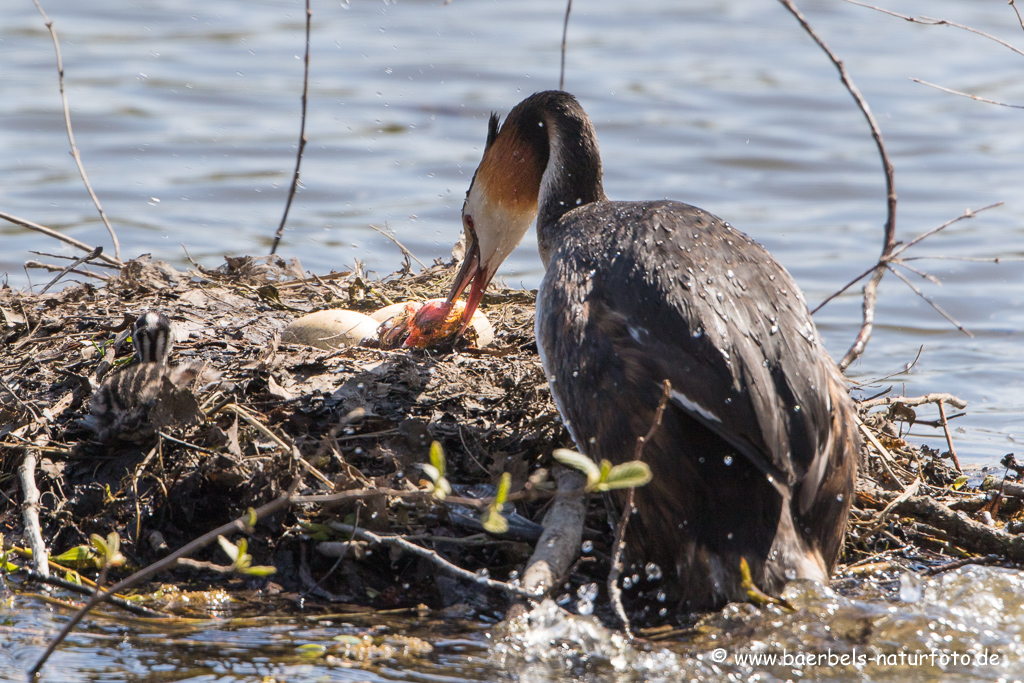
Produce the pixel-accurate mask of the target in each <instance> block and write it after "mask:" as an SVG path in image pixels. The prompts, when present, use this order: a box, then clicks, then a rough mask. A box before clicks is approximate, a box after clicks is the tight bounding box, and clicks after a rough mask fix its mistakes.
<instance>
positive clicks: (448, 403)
mask: <svg viewBox="0 0 1024 683" xmlns="http://www.w3.org/2000/svg"><path fill="white" fill-rule="evenodd" d="M454 272H455V271H454V266H453V265H451V264H436V265H434V266H433V267H431V268H428V269H426V270H424V271H422V272H420V273H417V274H413V273H412V272H410V270H409V269H408V268H406V269H405V270H403V271H401V272H398V273H395V274H393V275H391V276H388V277H386V278H383V279H380V280H371V279H368V278H367V277H365V276H364V275H363V274H362V273H361V272H359V271H358V270H357V271H354V272H346V273H332V274H330V275H326V276H319V277H307V276H306V275H305V274H304V273H303V272H302V270H301V267H300V266H298V264H296V263H286V262H284V261H283V260H281V259H279V258H274V257H270V258H239V259H229V260H228V261H227V263H226V264H225V265H224V266H222V267H221V268H219V269H217V270H206V269H203V268H199V267H197V268H196V269H195V270H193V271H192V272H190V273H188V274H184V273H180V272H177V271H175V270H174V269H173V268H170V267H169V266H167V265H166V264H162V263H156V262H150V261H148V260H147V259H145V258H142V259H138V260H136V261H132V262H130V263H129V264H127V265H126V267H125V268H124V269H123V270H122V271H121V273H120V275H119V276H118V277H116V278H113V279H111V280H110V281H108V282H107V284H105V285H104V286H103V287H95V286H93V285H91V284H78V285H73V286H69V287H67V288H66V289H64V290H63V291H60V292H53V293H47V294H44V295H35V294H31V293H25V292H16V291H13V290H11V289H9V288H4V289H2V290H0V324H2V327H0V379H2V384H0V397H2V401H0V478H2V480H3V481H4V482H5V485H4V491H5V494H4V495H5V497H6V498H7V500H8V501H18V500H20V495H21V494H20V492H19V491H18V485H17V475H16V472H17V469H18V467H19V466H20V465H21V463H22V462H23V460H24V458H25V455H26V453H29V452H31V453H34V454H35V455H36V457H37V458H38V462H39V467H38V470H37V471H36V484H37V485H38V488H39V490H40V491H41V493H42V507H41V511H40V514H41V519H42V531H43V537H44V539H45V541H46V543H47V545H48V547H49V548H50V549H51V551H52V553H53V554H54V555H55V556H59V555H60V554H61V553H63V552H65V551H67V550H69V549H72V548H76V547H79V546H83V545H88V543H89V537H90V535H91V534H99V535H100V536H103V537H106V536H107V535H109V534H110V533H111V532H117V534H118V535H119V536H120V540H121V552H122V553H123V554H124V555H125V556H126V557H127V560H128V562H127V565H128V566H127V567H126V569H125V571H127V569H129V568H131V567H140V566H145V565H147V564H149V563H151V562H153V561H155V560H157V559H159V558H160V557H162V556H165V555H166V554H167V553H168V552H169V551H170V550H173V549H176V548H179V547H181V546H182V545H184V544H185V543H187V542H188V541H190V540H192V539H194V538H196V537H197V536H200V535H201V534H203V533H205V532H207V531H209V530H210V529H213V528H215V527H217V526H219V525H221V524H224V523H226V522H228V521H230V520H231V519H234V518H236V517H238V516H239V515H241V514H243V513H244V512H245V510H246V509H247V508H250V507H256V506H258V505H260V504H263V503H266V502H268V501H270V500H272V499H274V498H275V497H277V496H279V495H280V494H281V492H282V491H283V490H284V489H287V487H288V486H289V483H290V482H292V481H293V480H294V479H295V478H296V477H297V476H299V475H300V474H302V476H303V479H302V485H301V487H300V489H299V491H300V493H302V494H304V495H306V496H311V495H321V494H322V495H327V494H332V495H334V496H335V497H334V499H332V500H331V502H330V503H329V504H328V503H319V504H317V503H304V504H299V505H294V506H291V507H290V508H288V510H287V511H286V512H284V513H281V514H278V515H276V516H275V517H273V518H272V519H270V520H261V522H260V524H259V525H257V527H256V528H255V529H254V530H253V532H252V533H251V534H250V535H249V539H248V553H250V554H251V556H252V559H253V562H254V563H256V564H259V565H268V566H271V565H272V566H274V567H275V568H276V570H277V571H276V573H275V574H273V575H272V576H270V577H263V578H255V577H253V576H245V575H243V576H242V577H241V578H239V576H238V574H237V573H233V572H230V571H228V570H227V569H225V565H226V564H227V561H226V558H225V557H224V554H223V551H222V550H221V549H220V548H219V547H218V546H217V545H216V544H215V545H213V546H210V547H208V548H206V549H204V550H203V551H201V552H200V553H198V557H196V558H194V560H193V561H192V562H189V563H183V564H180V565H179V566H178V568H177V570H176V574H175V581H177V582H179V583H182V584H187V585H192V586H195V585H203V584H205V585H217V586H229V587H232V586H233V587H247V588H256V589H259V590H262V591H263V592H264V594H269V593H275V594H278V595H279V596H281V597H284V598H288V597H292V598H298V597H300V596H301V597H302V598H303V599H304V600H305V603H304V604H306V606H307V607H308V606H309V605H310V604H311V603H317V602H319V603H323V604H329V605H330V607H329V609H331V610H335V611H337V610H338V609H339V603H340V604H342V605H343V606H344V609H351V610H360V609H367V608H376V609H387V608H396V607H414V606H417V605H424V604H425V605H427V606H428V607H429V608H430V609H447V610H451V611H453V612H454V613H466V612H467V610H468V611H469V612H472V613H476V614H481V613H486V612H488V611H494V612H500V611H501V610H503V609H504V604H505V603H504V601H503V598H502V596H500V595H495V594H492V593H488V592H487V591H486V589H485V588H483V587H481V586H479V585H472V584H471V585H469V586H467V585H466V582H464V581H463V582H459V580H457V579H453V578H449V576H448V575H447V574H446V573H445V572H442V571H439V570H438V568H437V563H436V562H435V561H434V560H432V559H431V558H428V557H424V556H419V555H415V554H411V553H407V552H402V551H401V550H400V549H395V548H393V547H392V548H384V547H380V546H373V545H367V544H366V543H365V542H351V543H350V542H349V541H350V540H351V539H350V537H349V535H347V534H346V533H344V532H342V531H339V530H338V529H339V528H344V527H341V525H342V524H344V523H347V524H349V525H356V526H358V527H360V528H363V529H367V530H370V531H376V532H378V533H388V534H400V535H402V536H403V537H404V538H405V539H406V540H407V541H409V542H411V543H415V544H417V545H420V546H422V547H424V548H427V549H431V550H433V551H435V553H436V556H437V557H438V558H443V559H444V560H447V561H448V562H451V563H454V564H455V565H458V566H460V567H462V568H464V569H467V570H469V571H470V572H478V573H480V575H489V576H490V577H492V578H496V579H505V578H506V577H509V576H510V575H513V572H516V571H519V570H521V569H522V566H523V563H524V562H525V561H526V559H527V558H528V557H529V555H530V552H531V551H532V546H533V543H534V542H535V540H536V534H537V529H536V525H534V524H531V523H530V522H531V520H533V521H539V519H540V517H541V515H542V514H543V508H544V504H545V501H546V500H547V499H546V498H545V497H544V496H543V495H538V496H536V497H531V496H529V495H527V496H522V497H521V500H519V502H517V503H516V510H517V512H518V516H517V517H515V519H516V520H518V519H520V517H521V518H522V519H521V522H522V523H521V524H513V529H512V530H511V531H510V532H509V533H506V534H503V535H493V534H489V533H487V532H485V531H484V530H483V529H482V527H481V526H480V523H479V514H478V513H479V509H480V507H481V506H474V505H472V500H473V497H474V496H477V497H479V496H480V495H483V496H484V497H486V496H487V495H492V494H489V493H488V491H490V490H491V489H488V488H487V487H493V486H494V485H496V484H497V482H498V480H499V478H500V476H501V474H502V473H503V472H509V473H511V478H512V486H511V490H512V491H514V492H522V491H524V490H525V491H527V492H529V491H531V490H535V491H538V492H541V493H542V491H541V488H542V484H541V482H542V480H543V478H544V477H543V472H542V471H541V470H543V468H545V467H547V466H548V465H549V458H550V453H551V451H552V450H553V449H554V448H557V447H562V446H570V441H569V438H568V434H567V433H566V431H565V429H564V427H563V426H562V424H561V422H560V420H559V418H558V415H557V412H556V410H555V407H554V404H553V402H552V400H551V396H550V394H549V391H548V387H547V382H546V380H545V377H544V374H543V371H542V369H541V365H540V362H539V358H538V356H537V351H536V345H535V342H534V339H533V303H534V295H533V293H532V292H527V291H521V290H511V289H502V288H500V287H492V290H491V292H490V293H489V294H488V295H487V296H486V297H485V298H484V301H483V305H482V308H483V309H484V310H485V311H486V313H487V314H488V316H489V317H490V319H491V321H492V323H493V325H494V328H495V334H496V336H495V342H494V344H493V345H492V346H491V347H489V348H487V349H483V350H479V349H471V348H456V349H455V350H454V351H446V352H430V351H405V350H403V351H383V350H380V349H372V348H361V347H351V348H346V349H342V350H338V351H321V350H317V349H312V348H308V347H303V346H295V345H286V344H282V343H280V331H281V330H282V329H283V328H284V327H285V325H286V324H287V323H288V321H289V320H291V319H293V318H295V317H297V316H299V315H301V314H304V313H308V312H311V311H314V310H319V309H323V308H328V307H341V308H347V309H353V310H363V311H369V310H373V309H376V308H380V307H381V306H384V305H387V304H390V303H394V302H399V301H407V300H424V299H429V298H432V297H437V296H442V295H443V294H444V293H445V292H446V291H447V289H448V287H449V285H450V282H451V279H452V277H453V276H454ZM151 308H155V309H159V310H162V311H164V312H165V313H166V314H167V315H168V316H169V317H170V318H171V319H172V320H173V321H174V323H175V326H176V328H177V330H178V333H179V336H180V337H181V338H180V339H178V340H177V343H176V345H175V350H174V353H173V355H172V359H171V362H172V363H181V362H197V361H200V362H202V363H205V364H206V366H207V368H208V369H209V370H210V371H211V376H215V377H216V378H217V381H216V382H212V383H209V385H208V386H206V387H204V388H202V389H200V390H199V392H198V399H199V403H200V409H201V410H202V414H203V416H204V419H202V420H200V421H198V422H199V423H198V424H196V425H193V426H188V427H186V428H181V427H180V426H179V425H175V424H170V425H168V426H166V427H165V428H163V429H161V430H160V431H159V433H157V434H155V435H154V437H153V439H152V440H150V441H146V442H142V443H133V442H123V441H115V442H113V443H97V442H95V441H93V440H92V438H93V434H92V433H91V432H90V431H88V430H87V429H85V428H84V427H83V426H82V425H81V423H80V420H81V419H82V418H83V417H84V416H85V414H86V413H87V412H88V409H89V399H90V396H91V394H92V391H93V389H92V387H94V386H95V385H96V383H97V378H98V375H99V376H102V374H103V373H105V372H106V371H107V370H109V369H110V368H111V367H113V366H116V365H117V364H119V363H122V362H125V361H126V360H127V359H128V358H129V356H130V355H131V350H130V345H129V344H126V343H125V339H126V337H127V335H128V330H130V328H131V322H132V321H133V320H134V318H135V317H136V316H138V315H139V314H140V313H142V312H143V311H145V310H147V309H151ZM939 400H942V399H941V398H940V399H939ZM882 402H884V401H882ZM882 402H880V401H877V400H876V401H874V402H873V403H872V404H871V405H870V406H865V407H864V408H863V410H862V417H863V419H864V425H865V426H864V430H865V432H866V433H870V435H871V439H870V440H869V441H868V445H867V446H866V449H865V458H864V462H865V466H864V467H862V476H861V481H860V484H859V486H858V493H857V500H856V501H855V504H854V505H855V507H854V511H853V516H852V523H851V529H850V534H849V536H848V540H847V546H846V550H845V553H844V557H843V560H844V564H843V565H842V567H841V569H840V572H839V578H838V580H837V581H838V585H840V586H844V585H850V584H851V582H856V581H859V580H862V579H863V578H864V577H868V576H874V577H876V578H878V579H879V580H887V578H886V577H888V578H889V579H891V578H892V577H893V576H895V573H896V572H898V571H900V570H902V569H905V568H910V569H914V570H925V569H930V570H931V571H936V570H941V568H943V567H949V566H953V563H957V562H959V563H965V562H979V561H980V562H986V563H1016V562H1022V561H1024V538H1021V537H1018V536H1016V535H1014V534H1012V533H1010V532H1009V531H1008V529H1009V530H1014V529H1015V526H1014V524H1015V522H1014V520H1015V519H1016V518H1017V517H1018V516H1019V515H1020V511H1021V504H1020V495H1021V492H1022V491H1024V486H1021V485H1019V484H1016V483H1015V480H1013V479H1012V478H1011V479H1007V480H1006V481H1005V482H1004V481H1003V480H1002V476H1001V477H1000V480H999V481H998V482H997V485H996V486H995V488H994V489H993V490H989V491H983V490H981V489H980V485H981V483H982V482H980V481H977V480H974V481H972V480H971V479H968V478H966V477H964V476H962V475H961V473H960V472H958V471H957V469H956V468H955V467H954V463H953V460H951V459H949V458H947V457H944V456H945V454H941V453H938V452H936V451H933V450H930V449H928V448H924V447H913V446H911V445H909V444H907V443H906V442H904V441H903V440H902V439H901V438H900V435H899V428H900V425H901V424H903V423H906V422H907V421H909V420H911V419H915V418H916V415H915V414H914V413H913V412H912V411H913V407H914V406H913V401H904V402H902V403H901V402H900V401H898V400H894V401H890V403H891V405H881V403H882ZM946 403H949V401H948V400H947V401H946ZM942 422H943V423H944V422H945V416H944V413H943V420H942ZM433 441H438V442H440V444H441V446H442V447H443V450H444V452H445V454H446V456H447V457H446V463H447V473H446V475H447V479H448V480H449V481H450V482H451V483H452V485H453V487H454V489H455V490H454V492H453V497H454V499H455V500H456V501H460V502H458V504H453V503H451V502H449V501H445V502H441V501H439V500H437V498H436V497H435V496H433V495H432V494H431V493H430V492H429V490H428V487H425V486H424V485H423V481H421V480H424V479H425V476H424V474H423V471H422V470H421V468H420V467H419V466H420V465H421V464H423V463H426V462H427V461H428V452H429V449H430V444H431V443H432V442H433ZM1007 472H1009V473H1011V474H1014V475H1017V474H1019V472H1018V471H1016V470H1014V469H1013V468H1009V469H1008V470H1007ZM1002 474H1003V472H1002V470H1000V475H1002ZM976 479H980V477H977V478H976ZM991 483H992V482H989V485H991ZM1015 487H1016V488H1015ZM990 488H991V486H990ZM481 491H482V492H483V493H482V494H481V493H480V492H481ZM346 493H350V494H351V495H345V494H346ZM610 517H613V516H611V515H609V514H608V512H607V511H606V510H605V502H604V500H603V499H602V498H600V497H598V496H592V497H591V502H590V513H589V516H588V523H587V529H586V531H585V536H584V537H585V538H586V542H585V543H584V547H585V552H584V555H583V557H582V560H581V561H580V562H579V563H577V565H576V567H575V569H574V571H573V573H572V577H571V579H570V582H569V583H568V584H567V585H566V587H565V590H564V595H566V596H570V595H571V596H575V595H576V594H577V589H578V588H579V587H580V586H581V585H586V584H591V583H596V584H598V585H599V586H601V587H602V588H601V590H602V591H603V590H604V589H603V584H604V581H605V577H606V576H607V574H608V569H609V556H610V551H609V546H610V544H611V535H612V529H611V527H610V525H609V518H610ZM0 532H2V533H3V534H4V543H5V547H6V548H11V547H21V546H23V545H24V544H23V538H22V534H23V532H24V529H23V522H22V516H21V512H20V510H19V507H18V506H17V505H11V504H9V505H6V506H2V508H0ZM69 563H70V560H69ZM75 568H77V569H79V570H80V571H81V572H82V574H83V575H86V576H88V575H90V571H89V570H88V563H87V562H86V563H85V564H82V563H81V562H79V563H78V564H76V566H75ZM92 573H95V572H92ZM626 574H627V583H629V584H630V585H631V586H632V587H631V588H629V589H628V590H626V598H627V601H630V600H631V601H632V602H631V605H632V609H633V612H634V615H635V616H636V617H638V618H639V617H641V616H642V614H644V613H646V616H647V617H648V619H647V620H646V621H647V622H648V623H651V622H657V621H659V620H663V619H662V618H663V617H665V616H666V615H661V616H659V614H658V613H659V611H660V610H659V605H658V603H657V601H656V599H655V598H654V595H655V593H656V591H655V590H653V589H652V588H651V587H649V586H646V583H647V582H646V577H645V576H644V575H643V569H642V568H641V569H639V570H636V571H634V570H628V571H627V572H626ZM164 578H165V579H166V575H165V577H164ZM645 592H647V593H649V594H650V595H644V593H645ZM648 598H650V599H648ZM600 602H601V601H598V603H600ZM599 612H600V610H599ZM668 616H673V615H668Z"/></svg>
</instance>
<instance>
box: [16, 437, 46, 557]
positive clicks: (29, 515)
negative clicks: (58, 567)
mask: <svg viewBox="0 0 1024 683" xmlns="http://www.w3.org/2000/svg"><path fill="white" fill-rule="evenodd" d="M42 445H45V444H42ZM18 477H19V478H20V479H21V492H22V494H23V497H24V503H23V506H24V507H23V509H22V515H23V516H24V520H25V535H26V536H28V541H29V546H30V547H31V548H32V566H33V567H35V570H36V573H38V574H39V575H40V576H44V577H46V576H49V575H50V565H49V562H48V559H49V555H48V552H47V550H46V544H45V543H44V542H43V533H42V529H41V528H40V526H39V489H38V488H36V454H35V451H34V450H33V449H26V450H25V459H24V460H23V461H22V463H21V467H19V468H18Z"/></svg>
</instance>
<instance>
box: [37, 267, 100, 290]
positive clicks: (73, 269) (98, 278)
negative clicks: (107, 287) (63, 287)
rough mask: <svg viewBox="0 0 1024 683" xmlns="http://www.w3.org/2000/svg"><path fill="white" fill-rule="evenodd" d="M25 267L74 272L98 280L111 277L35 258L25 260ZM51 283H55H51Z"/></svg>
mask: <svg viewBox="0 0 1024 683" xmlns="http://www.w3.org/2000/svg"><path fill="white" fill-rule="evenodd" d="M25 268H26V269H28V268H37V269H39V270H45V271H47V272H50V273H74V274H75V275H84V276H85V277H93V278H96V279H97V280H109V279H110V276H109V275H104V274H103V273H94V272H92V271H91V270H83V269H79V268H61V267H60V266H55V265H53V264H52V263H43V262H42V261H34V260H33V261H25ZM61 277H63V276H61ZM50 284H53V283H50ZM47 287H49V285H47ZM43 291H46V290H43Z"/></svg>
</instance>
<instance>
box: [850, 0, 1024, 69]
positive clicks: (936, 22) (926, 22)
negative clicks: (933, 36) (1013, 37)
mask: <svg viewBox="0 0 1024 683" xmlns="http://www.w3.org/2000/svg"><path fill="white" fill-rule="evenodd" d="M845 1H846V2H848V3H850V4H851V5H857V6H858V7H866V8H867V9H873V10H875V11H876V12H881V13H882V14H888V15H889V16H891V17H898V18H900V19H902V20H904V21H908V22H910V23H912V24H921V25H923V26H952V27H953V28H959V29H962V30H964V31H968V32H970V33H974V34H977V35H979V36H981V37H983V38H988V39H989V40H991V41H994V42H996V43H999V44H1000V45H1002V46H1003V47H1005V48H1009V49H1010V50H1013V51H1014V52H1016V53H1017V54H1019V55H1021V56H1022V57H1024V51H1022V50H1020V49H1019V48H1016V47H1014V46H1013V45H1011V44H1010V43H1008V42H1006V41H1005V40H1000V39H999V38H996V37H995V36H994V35H992V34H991V33H985V32H984V31H979V30H978V29H976V28H971V27H970V26H965V25H963V24H958V23H956V22H955V21H949V20H947V19H933V18H932V17H912V16H910V15H907V14H900V13H899V12H893V11H892V10H888V9H885V8H882V7H876V6H874V5H868V4H866V3H863V2H858V1H857V0H845ZM1010 4H1011V5H1012V4H1013V2H1012V0H1011V2H1010ZM1013 9H1014V11H1016V10H1017V8H1016V6H1015V7H1014V8H1013ZM1017 16H1018V17H1019V16H1020V15H1019V14H1018V15H1017Z"/></svg>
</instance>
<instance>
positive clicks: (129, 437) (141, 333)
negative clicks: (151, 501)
mask: <svg viewBox="0 0 1024 683" xmlns="http://www.w3.org/2000/svg"><path fill="white" fill-rule="evenodd" d="M171 337H172V334H171V321H170V320H169V319H168V318H167V316H166V315H164V314H163V313H161V312H160V311H146V313H144V314H143V315H141V316H140V317H139V319H138V320H137V321H136V322H135V327H134V329H133V330H132V341H133V343H134V344H135V357H136V360H137V362H136V363H134V364H132V365H129V366H128V367H125V368H122V369H121V370H115V371H114V372H112V373H111V374H110V376H109V377H108V378H107V379H106V380H104V381H103V384H101V385H100V387H99V389H97V390H96V393H95V394H93V397H92V401H91V403H90V412H91V415H90V416H89V417H87V418H85V420H84V423H85V425H86V426H87V427H88V428H90V429H92V430H93V431H94V432H95V433H96V437H97V439H98V440H100V441H111V440H114V439H120V440H123V441H139V440H144V439H146V438H149V437H150V436H152V435H153V434H154V433H155V429H157V428H159V427H160V426H163V424H167V423H168V420H169V419H170V418H171V417H174V416H175V415H176V414H188V409H189V408H190V407H191V406H190V405H186V406H184V407H182V406H180V405H177V404H176V403H175V404H174V405H171V403H173V402H172V401H170V399H171V398H172V396H171V394H173V393H174V390H175V389H183V388H185V387H186V386H187V385H188V384H189V383H190V382H191V381H192V380H193V379H195V378H196V377H197V376H198V374H199V371H200V370H201V366H200V364H191V363H186V364H184V365H180V366H177V367H168V365H167V359H168V357H170V354H171V346H172V345H173V342H172V339H171ZM165 383H166V384H169V385H170V386H169V387H166V388H165ZM164 392H169V393H164ZM161 396H163V397H164V398H165V399H168V402H169V405H168V406H165V408H166V410H165V411H164V413H166V414H167V416H166V417H165V416H163V415H161V418H160V419H157V420H156V421H155V422H156V423H158V424H153V422H154V420H152V417H153V415H152V413H153V412H154V407H155V405H156V404H157V403H158V401H159V399H160V398H161ZM190 403H195V399H194V398H193V399H192V400H191V402H190Z"/></svg>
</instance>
